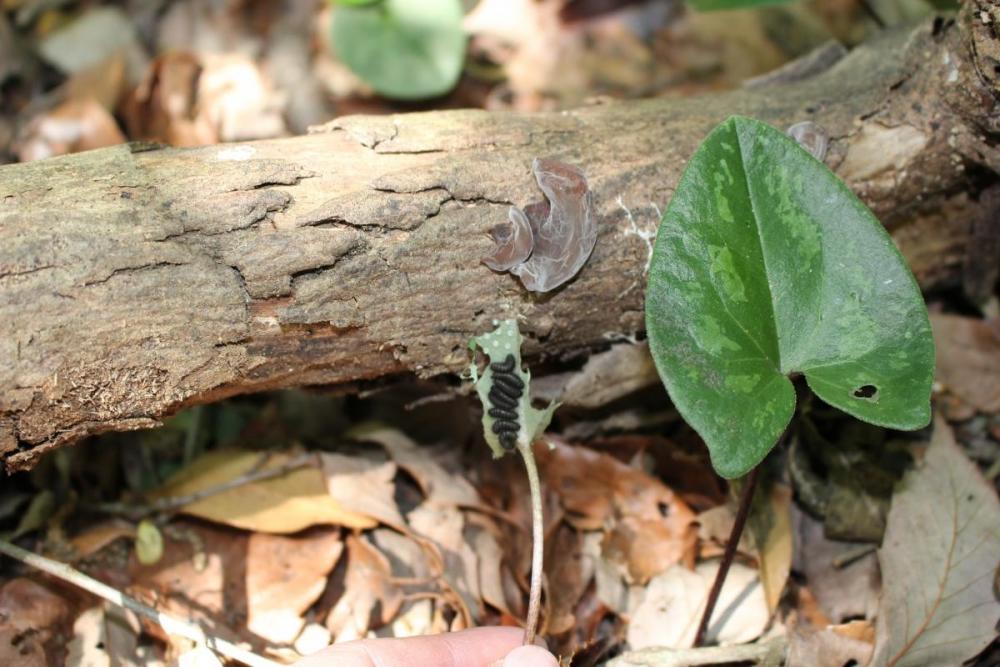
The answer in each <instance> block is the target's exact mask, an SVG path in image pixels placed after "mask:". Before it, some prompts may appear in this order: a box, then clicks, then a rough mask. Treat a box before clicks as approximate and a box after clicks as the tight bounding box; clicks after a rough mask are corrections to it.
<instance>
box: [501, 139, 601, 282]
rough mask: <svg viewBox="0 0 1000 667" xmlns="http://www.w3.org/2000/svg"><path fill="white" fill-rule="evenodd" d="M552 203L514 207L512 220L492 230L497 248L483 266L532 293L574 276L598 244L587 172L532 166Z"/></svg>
mask: <svg viewBox="0 0 1000 667" xmlns="http://www.w3.org/2000/svg"><path fill="white" fill-rule="evenodd" d="M531 171H532V172H533V173H534V174H535V180H537V181H538V187H539V188H541V190H542V192H543V193H545V197H546V198H547V199H548V203H547V204H545V203H538V204H532V205H529V206H526V207H525V210H524V211H522V210H521V209H519V208H517V207H516V206H511V208H510V211H509V213H508V218H509V222H508V223H506V224H503V225H498V226H496V227H494V228H493V229H492V230H490V235H491V236H492V237H493V240H494V241H495V242H496V243H497V249H496V250H495V251H494V253H493V254H492V255H490V256H488V257H484V258H483V263H484V264H486V266H488V267H490V268H491V269H493V270H495V271H510V272H511V273H512V274H514V275H516V276H517V277H519V278H520V279H521V283H522V284H523V285H524V286H525V288H527V289H528V290H530V291H532V292H548V291H551V290H554V289H555V288H557V287H559V286H560V285H562V284H563V283H565V282H566V281H568V280H570V279H571V278H572V277H573V276H575V275H576V274H577V273H578V272H579V271H580V269H581V268H582V267H583V265H584V263H586V261H587V259H588V258H589V257H590V253H591V252H592V251H593V250H594V243H596V241H597V220H596V219H595V216H594V214H593V210H592V209H593V205H592V202H591V199H592V197H591V193H590V189H589V187H588V186H587V178H586V177H585V176H584V175H583V172H582V171H580V170H579V169H577V168H576V167H574V166H572V165H568V164H565V163H563V162H558V161H556V160H552V159H547V158H535V159H534V161H533V162H532V164H531Z"/></svg>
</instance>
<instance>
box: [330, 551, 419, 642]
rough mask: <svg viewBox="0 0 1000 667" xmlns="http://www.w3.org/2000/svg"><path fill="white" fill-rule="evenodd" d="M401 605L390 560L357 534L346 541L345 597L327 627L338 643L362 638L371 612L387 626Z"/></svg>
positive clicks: (334, 610)
mask: <svg viewBox="0 0 1000 667" xmlns="http://www.w3.org/2000/svg"><path fill="white" fill-rule="evenodd" d="M402 603H403V593H402V591H401V590H400V589H399V587H398V586H396V584H394V583H393V582H392V569H391V567H390V566H389V561H388V560H387V559H386V557H385V556H383V555H382V554H381V553H380V552H379V551H378V549H376V548H375V547H373V546H372V545H371V544H369V543H368V541H367V540H366V539H365V538H364V537H361V536H360V535H350V536H348V538H347V574H346V575H345V578H344V594H343V595H341V596H340V599H339V600H337V604H336V605H334V607H333V609H331V610H330V614H329V615H328V616H327V619H326V627H327V628H328V629H329V630H330V632H331V633H333V636H334V637H336V640H337V641H338V642H341V641H347V640H349V639H357V638H360V637H364V636H365V634H367V632H368V628H369V623H370V621H371V617H372V614H373V612H374V611H375V610H376V609H378V611H379V617H378V621H379V622H380V623H381V624H385V623H388V622H389V621H391V620H392V619H393V617H395V616H396V613H397V612H398V611H399V607H400V605H401V604H402Z"/></svg>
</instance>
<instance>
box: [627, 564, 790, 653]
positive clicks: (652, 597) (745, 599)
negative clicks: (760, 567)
mask: <svg viewBox="0 0 1000 667" xmlns="http://www.w3.org/2000/svg"><path fill="white" fill-rule="evenodd" d="M718 571H719V562H718V561H711V562H706V563H701V564H700V565H698V567H697V568H695V570H694V571H693V572H692V571H690V570H688V569H686V568H684V567H683V566H681V565H674V566H673V567H672V568H670V569H669V570H667V571H666V572H664V573H663V574H660V575H658V576H656V577H655V578H654V579H653V580H652V581H650V582H649V585H648V586H647V587H646V592H645V595H644V596H642V598H641V601H639V603H638V604H637V605H636V606H635V607H634V608H633V609H632V610H630V612H631V613H630V614H629V615H630V617H631V622H630V623H629V628H628V643H629V646H630V647H631V648H632V649H633V650H634V649H640V648H646V647H651V646H666V647H669V648H688V647H690V646H691V644H692V643H693V642H694V636H695V632H696V631H697V629H698V622H699V621H700V620H701V615H702V613H703V611H704V609H705V602H706V600H707V598H708V591H709V588H711V586H712V582H713V581H714V580H715V575H716V573H717V572H718ZM770 616H771V615H770V612H768V609H767V602H766V601H765V600H764V591H763V589H762V587H761V585H760V580H759V578H758V577H757V572H756V570H753V569H751V568H749V567H747V566H745V565H743V564H741V563H733V564H732V566H731V567H730V569H729V573H728V575H727V576H726V583H725V585H724V586H723V587H722V593H721V594H720V595H719V601H718V603H717V604H716V606H715V610H714V611H713V612H712V620H711V622H710V623H709V626H708V637H709V638H710V639H713V640H715V641H717V642H718V643H719V644H721V645H723V646H725V645H729V644H744V643H746V642H749V641H753V640H754V639H756V638H757V637H759V636H760V634H761V633H762V632H763V631H764V628H765V627H767V623H768V620H769V619H770Z"/></svg>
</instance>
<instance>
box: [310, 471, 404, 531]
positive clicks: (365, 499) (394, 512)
mask: <svg viewBox="0 0 1000 667" xmlns="http://www.w3.org/2000/svg"><path fill="white" fill-rule="evenodd" d="M320 461H321V463H322V466H323V474H324V475H325V476H326V487H327V491H328V492H329V493H330V497H331V498H333V499H334V500H336V501H337V502H339V503H340V504H341V505H342V506H343V507H345V508H346V509H349V510H351V511H353V512H357V513H358V514H363V515H365V516H368V517H370V518H372V519H374V520H375V521H378V522H379V523H382V524H385V525H386V526H392V527H393V528H395V529H396V530H400V531H403V532H405V531H406V530H407V529H406V521H405V520H404V519H403V516H402V515H401V514H400V513H399V508H398V507H397V506H396V501H395V499H394V498H393V494H395V492H396V487H395V485H394V484H393V479H394V478H395V477H396V464H395V463H393V462H392V461H385V462H383V463H378V462H376V461H370V460H368V459H365V458H361V457H359V456H345V455H343V454H328V453H323V454H320Z"/></svg>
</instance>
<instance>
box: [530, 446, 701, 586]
mask: <svg viewBox="0 0 1000 667" xmlns="http://www.w3.org/2000/svg"><path fill="white" fill-rule="evenodd" d="M553 445H554V448H553V449H552V450H550V451H546V450H545V448H538V451H537V452H536V456H537V457H538V461H539V466H540V469H541V471H542V477H543V479H544V480H545V483H546V485H547V486H548V487H549V488H550V489H552V490H554V491H555V492H556V493H557V494H558V496H559V500H560V503H561V505H562V507H563V509H564V510H565V512H566V515H567V520H568V521H569V522H570V523H571V524H572V525H573V526H574V527H576V528H577V529H580V530H603V531H604V533H605V538H604V545H603V549H604V555H605V557H607V558H608V559H610V560H613V561H616V562H618V563H619V564H620V565H621V566H622V567H623V569H624V571H625V575H626V578H627V579H629V581H632V582H636V583H640V584H644V583H646V582H647V581H649V579H650V578H651V577H653V576H655V575H657V574H659V573H661V572H663V571H665V570H666V569H667V568H669V567H670V566H671V565H673V564H675V563H678V562H684V563H687V564H693V563H694V555H695V544H696V540H697V530H696V525H695V515H694V512H692V511H691V509H690V508H689V507H688V506H687V505H686V504H685V503H684V502H683V501H682V500H681V499H680V498H678V497H677V495H676V494H675V493H674V492H673V491H671V490H670V489H669V488H667V487H666V486H664V485H663V483H661V482H660V481H659V480H657V479H656V478H654V477H651V476H650V475H647V474H646V473H644V472H642V471H640V470H636V469H634V468H631V467H629V466H627V465H625V464H623V463H620V462H619V461H616V460H615V459H613V458H612V457H610V456H607V455H605V454H599V453H597V452H594V451H592V450H589V449H586V448H584V447H573V446H571V445H567V444H564V443H561V442H558V441H556V442H554V443H553Z"/></svg>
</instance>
